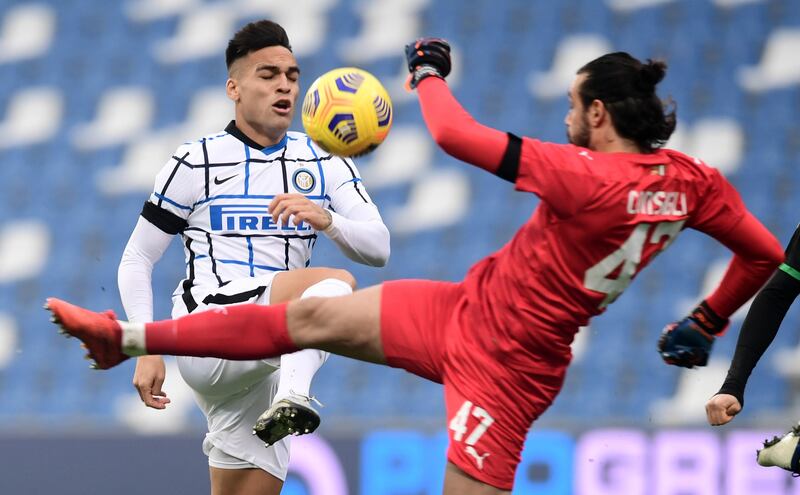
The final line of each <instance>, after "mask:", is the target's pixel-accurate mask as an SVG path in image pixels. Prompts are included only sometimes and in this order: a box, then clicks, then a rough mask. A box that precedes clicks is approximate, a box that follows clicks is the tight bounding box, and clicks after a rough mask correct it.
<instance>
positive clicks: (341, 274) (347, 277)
mask: <svg viewBox="0 0 800 495" xmlns="http://www.w3.org/2000/svg"><path fill="white" fill-rule="evenodd" d="M330 270H331V273H330V277H329V278H335V279H337V280H341V281H342V282H344V283H346V284H347V285H349V286H350V288H351V289H353V290H355V288H356V278H355V277H354V276H353V274H352V273H350V272H348V271H347V270H342V269H340V268H331V269H330Z"/></svg>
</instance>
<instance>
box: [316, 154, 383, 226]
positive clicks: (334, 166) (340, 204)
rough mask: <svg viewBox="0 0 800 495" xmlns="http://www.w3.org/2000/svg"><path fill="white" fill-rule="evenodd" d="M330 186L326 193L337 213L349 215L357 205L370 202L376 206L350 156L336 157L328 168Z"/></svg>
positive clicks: (369, 203)
mask: <svg viewBox="0 0 800 495" xmlns="http://www.w3.org/2000/svg"><path fill="white" fill-rule="evenodd" d="M326 175H327V180H328V186H327V189H328V190H327V191H326V194H327V196H328V199H329V200H330V207H331V209H332V210H333V211H335V212H336V213H339V214H340V215H344V216H347V213H348V212H349V211H350V210H351V209H352V208H353V207H355V206H356V205H363V204H368V205H371V206H373V207H375V204H374V203H373V202H372V198H370V197H369V194H368V193H367V189H366V188H365V187H364V183H363V182H362V181H361V174H359V172H358V169H357V168H356V165H355V163H353V160H351V159H350V158H342V157H334V158H333V159H331V166H330V167H329V169H328V170H326Z"/></svg>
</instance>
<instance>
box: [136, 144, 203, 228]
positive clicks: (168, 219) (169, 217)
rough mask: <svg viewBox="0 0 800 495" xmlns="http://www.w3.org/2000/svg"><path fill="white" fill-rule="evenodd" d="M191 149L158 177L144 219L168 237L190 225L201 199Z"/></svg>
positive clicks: (184, 149)
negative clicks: (188, 222)
mask: <svg viewBox="0 0 800 495" xmlns="http://www.w3.org/2000/svg"><path fill="white" fill-rule="evenodd" d="M194 175H195V174H194V173H193V169H192V166H191V152H190V148H189V147H188V146H181V147H180V148H178V150H177V151H176V152H175V154H174V155H172V157H170V159H169V160H167V163H166V164H164V166H163V167H162V168H161V171H160V172H159V173H158V175H156V180H155V185H154V187H153V192H152V194H150V198H149V199H148V200H147V201H146V202H145V204H144V207H143V208H142V217H144V218H145V219H146V220H147V221H149V222H150V223H152V224H153V225H155V226H156V227H158V228H159V229H161V230H162V231H163V232H165V233H167V234H172V235H175V234H178V233H180V232H182V231H183V230H184V229H185V228H186V225H187V218H188V217H189V215H190V214H191V213H192V211H193V210H194V204H195V202H196V201H197V198H198V197H199V194H198V192H197V187H198V185H197V184H196V180H195V177H194Z"/></svg>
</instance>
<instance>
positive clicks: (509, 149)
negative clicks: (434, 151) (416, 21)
mask: <svg viewBox="0 0 800 495" xmlns="http://www.w3.org/2000/svg"><path fill="white" fill-rule="evenodd" d="M406 59H407V61H408V69H409V71H410V73H411V75H410V81H409V82H410V86H411V87H412V88H415V89H417V93H418V94H419V102H420V108H421V109H422V116H423V118H424V119H425V124H426V125H427V126H428V130H429V131H430V133H431V136H432V137H433V139H434V140H435V141H436V143H437V144H438V145H439V146H440V147H441V148H442V149H443V150H444V151H445V152H446V153H447V154H449V155H451V156H453V157H455V158H457V159H459V160H462V161H465V162H467V163H471V164H473V165H477V166H478V167H481V168H483V169H485V170H487V171H489V172H491V173H493V174H495V175H497V176H499V177H501V178H503V179H506V180H508V181H510V182H515V181H516V177H517V169H518V166H519V155H520V148H521V144H522V141H521V139H520V138H518V137H517V136H514V135H513V134H508V133H505V132H502V131H498V130H497V129H493V128H491V127H487V126H485V125H482V124H480V123H478V122H477V121H476V120H475V119H474V118H472V116H471V115H470V114H469V113H467V111H466V110H464V108H463V107H462V106H461V104H460V103H459V102H458V101H457V100H456V99H455V97H454V96H453V94H452V93H451V92H450V88H448V87H447V84H446V83H445V82H444V78H445V77H446V76H447V75H448V74H449V73H450V46H449V45H448V44H447V42H446V41H444V40H442V39H439V38H422V39H420V40H417V41H416V42H414V43H412V44H410V45H407V46H406Z"/></svg>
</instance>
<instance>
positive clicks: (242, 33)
mask: <svg viewBox="0 0 800 495" xmlns="http://www.w3.org/2000/svg"><path fill="white" fill-rule="evenodd" d="M268 46H282V47H284V48H286V49H287V50H289V51H292V45H290V44H289V36H287V35H286V31H285V30H284V29H283V28H282V27H281V25H280V24H278V23H276V22H272V21H269V20H266V19H264V20H261V21H255V22H251V23H250V24H247V25H246V26H245V27H243V28H242V29H240V30H239V32H237V33H236V34H235V35H234V36H233V38H231V40H230V41H229V42H228V48H227V49H226V50H225V63H226V64H227V66H228V70H230V68H231V65H233V63H234V62H235V61H237V60H238V59H240V58H242V57H244V56H246V55H247V54H248V53H250V52H255V51H258V50H261V49H262V48H266V47H268Z"/></svg>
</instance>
